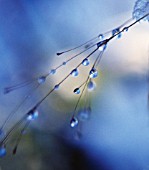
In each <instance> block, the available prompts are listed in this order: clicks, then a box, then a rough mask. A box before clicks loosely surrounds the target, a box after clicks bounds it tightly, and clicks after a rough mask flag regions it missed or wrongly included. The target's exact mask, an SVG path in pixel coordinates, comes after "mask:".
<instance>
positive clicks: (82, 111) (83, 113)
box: [78, 107, 91, 121]
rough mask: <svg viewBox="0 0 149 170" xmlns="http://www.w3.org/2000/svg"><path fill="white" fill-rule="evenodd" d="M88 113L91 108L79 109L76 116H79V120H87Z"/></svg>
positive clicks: (89, 113)
mask: <svg viewBox="0 0 149 170" xmlns="http://www.w3.org/2000/svg"><path fill="white" fill-rule="evenodd" d="M90 115H91V108H90V107H87V108H83V109H80V110H79V112H78V117H79V120H80V121H86V120H89V118H90Z"/></svg>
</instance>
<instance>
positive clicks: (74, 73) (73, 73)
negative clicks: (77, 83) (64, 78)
mask: <svg viewBox="0 0 149 170" xmlns="http://www.w3.org/2000/svg"><path fill="white" fill-rule="evenodd" d="M78 74H79V72H78V70H77V69H76V68H75V69H74V70H72V71H71V75H72V76H74V77H76V76H78Z"/></svg>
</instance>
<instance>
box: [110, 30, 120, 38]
mask: <svg viewBox="0 0 149 170" xmlns="http://www.w3.org/2000/svg"><path fill="white" fill-rule="evenodd" d="M115 34H117V38H121V36H122V34H121V33H120V29H119V28H115V29H114V30H112V36H114V35H115Z"/></svg>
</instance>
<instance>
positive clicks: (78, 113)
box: [0, 0, 149, 157]
mask: <svg viewBox="0 0 149 170" xmlns="http://www.w3.org/2000/svg"><path fill="white" fill-rule="evenodd" d="M141 20H147V21H149V0H142V1H141V0H138V1H136V3H135V6H134V10H133V17H132V18H131V19H129V20H127V21H126V22H124V23H123V24H122V25H120V26H119V27H116V28H114V29H113V30H110V31H107V32H105V33H102V34H98V35H97V36H95V37H93V38H92V39H91V40H89V41H87V42H85V43H83V44H81V45H79V46H77V47H75V48H72V49H69V50H66V51H63V52H58V53H57V55H58V56H61V55H64V54H65V53H69V52H71V51H75V50H76V49H77V50H78V49H79V50H80V52H79V53H77V54H76V55H74V56H72V57H71V58H69V59H67V60H66V61H63V62H62V63H61V64H60V65H58V66H57V67H55V68H54V69H51V70H50V71H48V72H47V73H44V74H41V76H37V77H35V78H33V79H31V80H28V81H25V82H23V83H19V84H16V85H14V86H11V87H6V88H5V89H4V94H8V93H10V92H12V91H14V90H17V89H20V88H23V87H25V86H27V85H30V84H31V83H33V82H36V87H35V88H34V89H32V90H31V91H29V93H28V94H27V95H26V96H25V97H24V99H23V100H22V101H21V102H20V103H19V104H18V105H17V106H16V107H15V108H14V110H12V112H11V113H10V114H9V115H8V117H7V118H6V120H5V121H4V123H3V124H2V126H1V128H0V157H3V156H5V155H6V146H7V143H8V141H9V139H10V137H11V136H12V135H13V133H14V132H15V131H16V130H18V129H19V135H18V137H17V139H16V143H15V145H14V148H13V151H12V153H13V154H16V151H17V148H18V145H19V143H20V141H21V138H22V135H23V134H25V132H26V129H27V127H28V126H29V124H30V123H31V122H32V121H33V120H35V119H37V118H38V115H39V112H38V107H39V106H40V105H41V104H42V103H43V101H44V100H45V99H47V97H49V95H50V94H51V93H53V92H54V91H55V90H59V89H60V86H61V84H62V83H63V82H64V81H65V80H67V78H68V77H69V76H73V77H77V76H79V74H80V73H79V67H81V66H83V67H89V66H90V65H91V66H90V68H89V72H88V76H87V78H86V80H85V81H84V82H82V83H81V84H80V85H78V87H76V88H75V89H74V90H73V93H74V94H75V95H78V100H77V102H76V104H75V107H74V110H73V113H72V115H71V119H70V126H71V127H72V128H75V127H77V128H78V129H77V137H80V136H81V130H80V128H81V126H79V125H81V124H82V122H84V121H86V120H88V119H89V118H90V115H91V102H90V100H86V97H85V100H86V101H85V102H84V106H83V107H82V106H81V107H80V108H79V104H80V101H81V98H82V96H83V95H86V94H87V93H88V91H89V92H92V91H93V90H94V89H95V87H96V83H95V82H94V79H95V78H97V77H98V74H99V70H98V68H99V63H100V61H101V59H102V56H103V53H104V51H105V50H106V48H107V45H108V42H109V41H111V40H112V39H114V38H116V37H117V38H118V39H119V38H121V36H122V33H124V32H127V31H128V29H129V28H130V27H131V26H133V25H135V24H136V23H138V22H139V21H141ZM88 50H92V51H91V52H90V53H89V54H88V55H87V56H86V57H85V58H83V59H82V61H81V62H80V63H79V64H78V65H77V66H76V67H75V68H73V69H72V70H71V71H70V72H69V73H68V74H67V75H66V77H64V78H63V79H62V80H61V81H60V82H59V83H58V84H56V85H54V87H53V88H52V89H51V90H50V91H49V92H48V93H47V94H46V95H45V96H44V97H43V98H42V99H41V100H39V102H38V103H36V104H35V105H34V106H33V107H32V108H31V109H29V111H28V112H27V113H26V114H24V116H23V117H22V118H21V119H20V120H19V121H18V122H17V123H16V124H14V125H13V126H12V127H11V128H10V129H9V130H8V131H7V132H5V127H6V125H7V123H8V122H9V121H10V120H11V118H12V117H13V116H14V115H15V114H16V112H17V111H18V110H19V109H20V108H21V107H22V105H23V104H24V103H25V102H26V100H27V99H28V98H30V97H31V95H32V94H33V93H34V92H35V91H36V90H37V89H38V88H39V87H40V86H41V85H43V84H44V83H45V82H46V80H47V79H48V78H49V77H50V76H51V75H55V74H56V73H57V71H58V69H59V68H61V67H63V66H66V65H67V64H68V63H69V62H71V61H72V60H73V59H75V58H77V57H81V54H83V53H85V52H86V51H88ZM95 55H96V57H95V58H94V62H93V64H91V62H90V57H92V56H95ZM20 129H21V130H20Z"/></svg>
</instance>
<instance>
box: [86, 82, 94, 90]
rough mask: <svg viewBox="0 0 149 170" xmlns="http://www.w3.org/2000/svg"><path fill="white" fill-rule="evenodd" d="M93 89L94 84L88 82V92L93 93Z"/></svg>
mask: <svg viewBox="0 0 149 170" xmlns="http://www.w3.org/2000/svg"><path fill="white" fill-rule="evenodd" d="M95 87H96V84H95V82H94V81H92V80H90V81H89V82H88V84H87V88H88V90H89V91H93V90H94V89H95Z"/></svg>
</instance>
